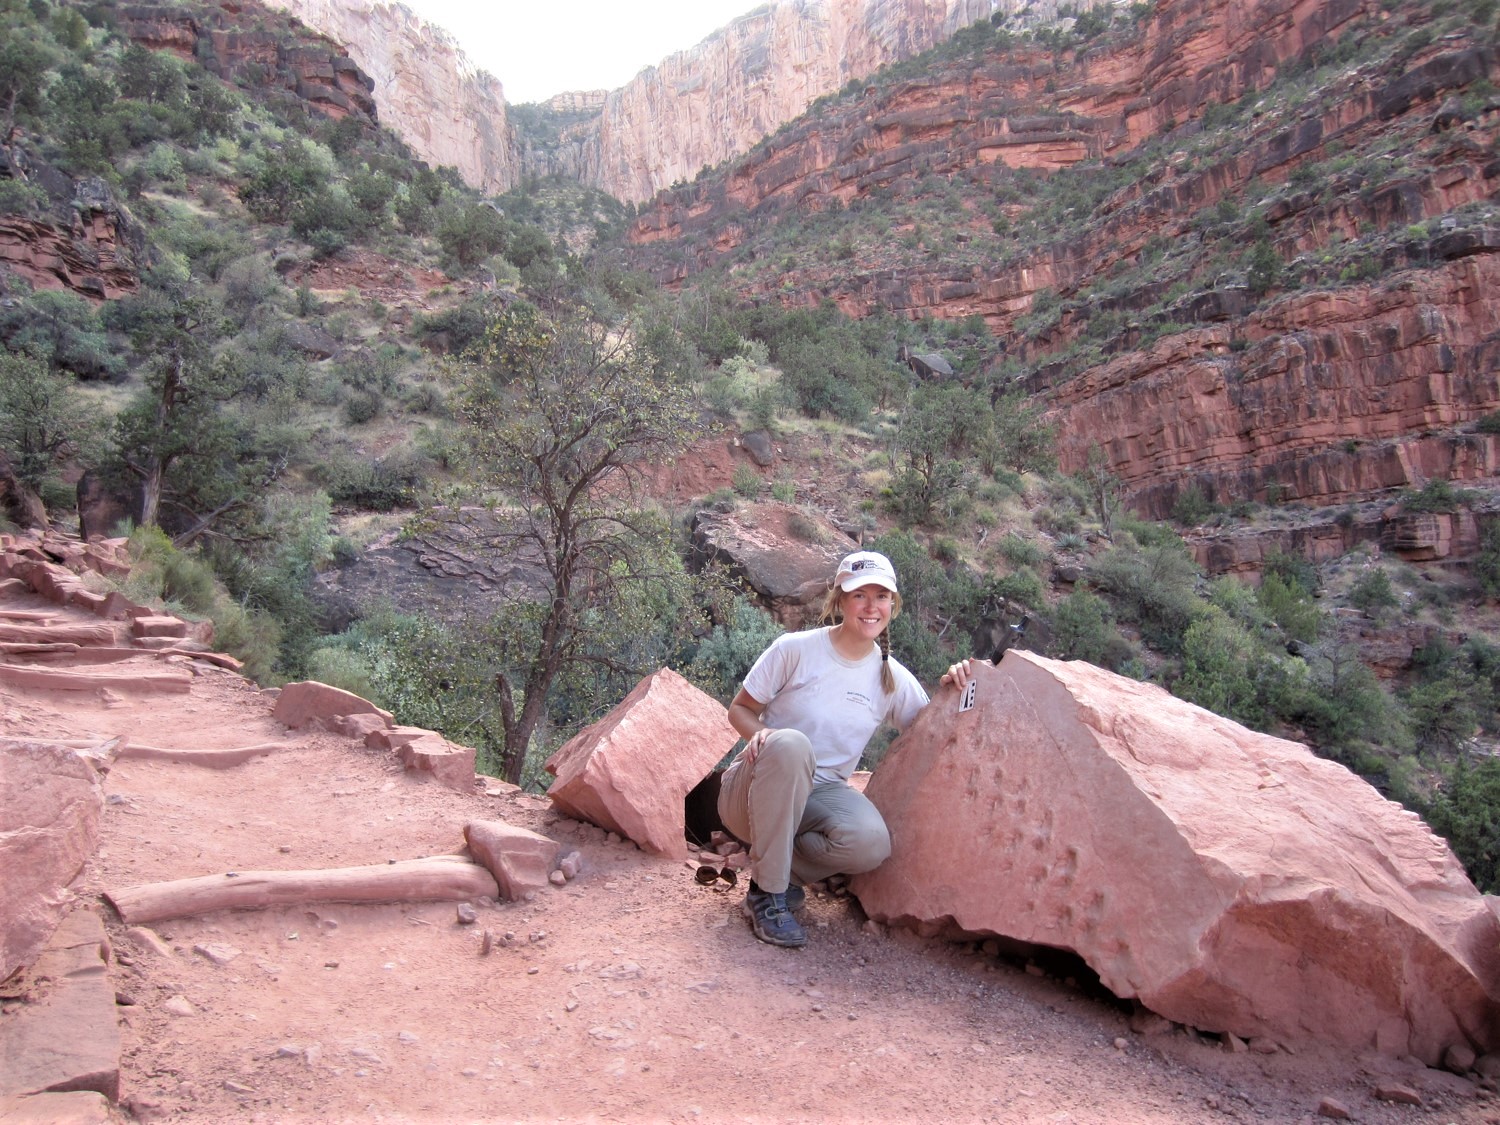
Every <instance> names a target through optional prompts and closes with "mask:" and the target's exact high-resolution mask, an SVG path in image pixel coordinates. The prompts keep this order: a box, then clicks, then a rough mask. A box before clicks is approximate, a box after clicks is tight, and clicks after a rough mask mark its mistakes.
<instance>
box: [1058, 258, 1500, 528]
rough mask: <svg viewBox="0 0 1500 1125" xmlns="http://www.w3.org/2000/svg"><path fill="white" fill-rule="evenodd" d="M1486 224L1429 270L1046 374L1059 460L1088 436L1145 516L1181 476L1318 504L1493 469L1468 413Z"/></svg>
mask: <svg viewBox="0 0 1500 1125" xmlns="http://www.w3.org/2000/svg"><path fill="white" fill-rule="evenodd" d="M1492 233H1493V237H1492V238H1491V239H1490V241H1489V244H1488V245H1485V246H1483V247H1477V248H1476V252H1475V253H1472V254H1470V255H1467V256H1464V257H1462V258H1459V259H1458V260H1456V261H1453V262H1451V263H1448V264H1446V265H1444V266H1441V267H1439V268H1436V269H1426V270H1411V271H1405V272H1402V273H1398V274H1396V275H1393V276H1390V277H1388V278H1386V279H1384V280H1383V281H1382V282H1381V283H1379V284H1372V285H1363V286H1356V287H1352V288H1348V289H1343V290H1340V291H1338V292H1311V293H1299V294H1295V295H1292V296H1289V297H1286V298H1284V299H1282V300H1280V301H1277V302H1275V303H1273V304H1271V305H1270V306H1268V307H1266V308H1264V309H1262V310H1258V311H1257V312H1255V313H1253V314H1252V315H1250V316H1249V317H1247V318H1245V319H1244V320H1243V321H1241V322H1239V323H1238V324H1237V325H1236V326H1235V327H1233V328H1231V327H1230V326H1228V325H1215V326H1211V327H1205V328H1201V329H1197V330H1193V331H1188V332H1182V333H1179V334H1176V335H1173V336H1170V337H1167V338H1164V339H1162V340H1161V341H1159V342H1158V343H1156V344H1155V345H1153V346H1152V347H1150V348H1146V349H1143V350H1140V351H1133V352H1130V353H1127V354H1124V355H1121V356H1119V357H1117V358H1115V359H1113V360H1111V361H1109V362H1107V363H1104V364H1102V365H1099V366H1096V367H1093V368H1091V369H1089V370H1087V371H1085V372H1084V373H1083V374H1082V375H1080V376H1078V377H1077V378H1074V379H1071V380H1068V381H1067V382H1064V383H1061V384H1058V385H1054V386H1050V387H1046V388H1045V389H1046V391H1047V394H1048V397H1049V399H1050V401H1051V402H1052V404H1053V409H1054V413H1055V416H1056V417H1057V419H1058V420H1059V421H1060V422H1061V423H1062V430H1061V440H1060V447H1059V454H1060V459H1061V461H1062V463H1063V466H1064V468H1067V469H1076V468H1079V467H1081V466H1082V464H1083V461H1084V458H1085V456H1086V454H1087V450H1088V447H1089V446H1090V445H1091V444H1094V443H1096V442H1097V443H1098V444H1099V445H1100V446H1101V447H1102V448H1103V449H1104V451H1105V452H1106V454H1107V455H1108V457H1109V460H1110V463H1111V465H1113V466H1114V467H1115V470H1116V472H1117V473H1118V474H1119V475H1120V476H1121V477H1122V479H1123V480H1124V481H1125V483H1126V485H1127V488H1128V489H1129V491H1130V494H1131V497H1132V507H1134V508H1136V509H1137V510H1139V511H1141V512H1142V513H1144V514H1148V515H1150V516H1153V517H1155V518H1164V517H1165V516H1167V515H1168V514H1169V513H1170V512H1171V510H1172V505H1173V503H1174V502H1175V501H1176V499H1177V496H1178V494H1179V493H1180V492H1181V491H1182V490H1183V489H1185V488H1186V487H1188V486H1189V485H1196V486H1197V487H1199V488H1200V489H1202V490H1203V491H1204V493H1205V494H1206V495H1207V496H1209V497H1210V498H1211V499H1214V500H1218V501H1223V502H1230V501H1234V500H1239V499H1256V500H1261V501H1267V500H1272V501H1274V500H1287V501H1304V502H1307V503H1310V504H1330V503H1338V502H1343V501H1347V500H1349V499H1352V498H1355V497H1359V496H1364V495H1370V494H1373V493H1378V492H1382V491H1387V490H1390V489H1395V488H1402V487H1415V488H1420V487H1421V486H1422V485H1424V484H1425V483H1426V482H1427V481H1429V480H1433V479H1443V480H1453V481H1476V480H1481V479H1485V478H1490V477H1495V476H1500V439H1497V437H1496V436H1495V435H1492V434H1481V433H1476V432H1474V429H1473V426H1472V423H1473V422H1474V421H1475V420H1476V419H1477V418H1479V417H1481V416H1482V415H1484V414H1488V413H1490V412H1492V411H1494V410H1497V409H1500V362H1497V360H1500V310H1497V308H1496V305H1495V302H1494V300H1493V296H1492V295H1493V294H1494V293H1495V292H1496V287H1497V286H1500V231H1494V232H1492ZM1237 341H1238V342H1237ZM1236 349H1242V350H1236Z"/></svg>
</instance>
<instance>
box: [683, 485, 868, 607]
mask: <svg viewBox="0 0 1500 1125" xmlns="http://www.w3.org/2000/svg"><path fill="white" fill-rule="evenodd" d="M798 518H800V519H803V520H811V519H812V517H810V516H808V515H807V514H806V513H804V512H802V511H801V510H800V509H798V508H794V507H793V506H792V505H790V504H781V503H774V502H767V503H760V504H748V505H745V506H744V507H743V508H740V509H738V510H736V511H734V512H730V513H723V512H715V511H710V510H706V509H705V510H704V511H700V512H699V513H697V515H695V516H694V517H693V532H692V535H693V555H694V558H695V560H697V561H698V562H699V563H704V562H709V561H713V562H719V563H722V564H724V565H725V566H726V567H728V569H729V572H730V574H732V575H733V576H735V577H736V578H741V579H743V580H744V581H745V582H747V583H748V584H749V585H750V587H751V589H753V590H754V591H755V593H756V595H757V596H758V597H759V598H760V600H761V602H762V603H763V604H764V605H765V607H766V608H767V609H769V610H770V611H771V613H772V615H773V616H774V617H775V618H776V620H778V621H779V622H781V623H782V624H783V625H785V626H786V627H787V628H789V629H800V628H802V627H803V626H804V625H807V624H810V623H811V622H812V620H813V618H814V617H815V616H816V615H817V613H818V611H819V609H820V608H821V607H822V604H823V596H824V594H826V593H827V592H828V588H829V586H831V585H832V584H833V574H834V571H835V570H837V569H838V564H839V559H841V558H843V557H844V556H845V555H846V554H848V553H849V552H850V551H853V550H855V549H856V547H857V545H856V544H855V542H854V540H852V539H850V538H849V537H848V536H847V535H845V534H844V533H843V532H841V531H839V530H838V529H837V528H836V527H834V526H833V525H832V524H831V523H828V522H827V521H826V520H819V521H818V522H817V523H816V525H815V526H814V527H813V529H812V531H813V534H815V536H816V538H817V539H818V540H819V541H818V542H810V541H809V539H808V536H807V534H806V533H804V534H803V535H802V536H798V535H794V534H793V533H792V532H791V531H790V530H789V528H788V520H789V519H798Z"/></svg>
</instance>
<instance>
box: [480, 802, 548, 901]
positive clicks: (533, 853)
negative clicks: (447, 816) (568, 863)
mask: <svg viewBox="0 0 1500 1125" xmlns="http://www.w3.org/2000/svg"><path fill="white" fill-rule="evenodd" d="M464 842H465V843H466V844H468V846H469V851H470V853H472V854H473V856H474V858H475V859H477V860H478V861H479V862H480V863H482V864H483V865H484V866H485V868H486V869H488V871H489V873H490V874H491V875H493V876H494V877H495V883H496V884H497V885H498V886H499V888H500V894H501V896H502V897H504V898H505V899H507V900H509V901H511V902H514V901H515V900H517V899H520V898H525V897H526V896H527V895H528V894H534V893H535V892H537V891H539V890H542V889H543V888H545V887H546V886H547V883H548V878H549V876H551V874H552V872H553V871H554V870H555V869H556V868H557V860H558V857H559V855H561V853H562V847H561V845H559V844H558V843H557V841H556V840H552V839H549V838H548V837H546V836H543V835H542V834H541V833H540V832H532V831H531V830H529V829H526V828H518V827H516V826H515V825H514V824H508V823H506V822H505V821H503V820H471V821H470V822H469V823H468V824H466V825H464Z"/></svg>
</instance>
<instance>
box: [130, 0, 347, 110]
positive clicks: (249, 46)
mask: <svg viewBox="0 0 1500 1125" xmlns="http://www.w3.org/2000/svg"><path fill="white" fill-rule="evenodd" d="M246 9H251V10H253V11H254V12H255V13H256V14H257V15H258V17H259V18H258V19H255V20H243V19H242V18H240V14H241V13H242V12H244V11H245V10H246ZM114 17H115V20H116V25H117V27H118V28H119V30H120V33H121V34H123V35H125V36H126V37H127V38H129V39H131V40H132V41H134V42H136V43H139V44H141V45H142V46H144V47H149V48H151V49H152V50H158V51H171V52H172V53H173V54H176V55H180V56H181V57H182V58H185V59H196V60H197V61H198V62H199V63H200V64H202V66H203V68H204V69H205V70H207V71H208V72H209V73H210V74H213V75H216V76H218V77H219V78H222V79H224V80H226V81H235V82H243V83H246V84H247V85H251V86H261V87H272V88H279V89H282V90H286V91H287V92H288V93H290V94H293V95H295V96H296V97H297V98H299V99H301V100H302V101H303V102H304V103H305V104H306V105H307V108H308V109H310V110H312V111H313V112H315V113H318V114H320V115H322V116H324V117H331V118H335V119H338V118H343V117H355V118H358V119H359V120H361V121H363V122H364V123H365V124H367V125H371V126H373V125H374V124H375V119H376V110H375V104H376V103H375V100H374V99H373V98H372V97H371V96H370V92H371V88H372V87H373V85H374V84H373V82H372V81H371V80H370V78H369V76H368V75H366V74H365V73H363V72H362V71H361V70H360V69H359V67H358V66H357V65H355V63H354V61H353V60H352V59H350V58H349V56H348V55H347V54H346V53H345V52H344V49H343V48H342V47H341V46H339V45H338V44H337V43H336V42H333V41H331V40H330V39H326V38H324V39H320V38H319V37H317V36H314V35H312V34H309V32H308V31H307V29H305V28H303V27H301V26H300V25H299V24H298V23H297V21H296V20H293V19H288V18H286V17H285V16H283V15H280V14H277V13H274V12H271V11H269V10H268V9H267V8H263V7H261V6H260V5H259V4H256V3H254V2H253V0H242V2H241V3H236V4H234V5H232V6H231V5H228V4H226V5H224V7H223V8H216V7H204V8H202V9H198V10H195V11H194V10H189V9H187V8H178V7H173V6H172V5H170V4H126V5H120V6H119V7H118V8H116V9H115V10H114ZM246 23H253V24H254V25H255V26H254V29H253V30H245V29H244V26H243V25H244V24H246Z"/></svg>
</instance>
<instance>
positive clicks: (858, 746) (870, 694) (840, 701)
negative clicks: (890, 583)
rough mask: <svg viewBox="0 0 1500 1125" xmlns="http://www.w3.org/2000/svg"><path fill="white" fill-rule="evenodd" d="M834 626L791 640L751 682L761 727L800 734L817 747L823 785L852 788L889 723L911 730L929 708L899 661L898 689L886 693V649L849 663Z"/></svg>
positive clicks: (764, 660) (762, 663)
mask: <svg viewBox="0 0 1500 1125" xmlns="http://www.w3.org/2000/svg"><path fill="white" fill-rule="evenodd" d="M832 631H833V626H827V627H824V628H821V629H808V630H805V631H803V632H800V633H783V634H782V635H781V636H779V637H777V638H776V639H775V640H774V641H772V642H771V647H770V648H768V649H766V651H765V652H763V653H761V654H760V659H758V660H757V661H756V662H755V665H754V667H752V668H751V669H750V672H749V674H748V675H746V676H745V690H746V691H747V692H749V693H750V695H751V696H753V697H754V698H755V700H756V701H757V702H759V703H763V704H765V710H764V711H763V712H762V713H761V716H760V718H761V722H763V723H765V724H766V726H768V727H771V728H773V729H777V730H779V729H782V728H786V727H790V728H792V729H793V730H799V731H801V732H802V733H803V734H805V735H806V736H807V740H808V741H809V742H811V743H812V747H813V752H814V753H815V754H816V755H817V760H818V768H817V772H816V773H815V774H814V775H813V780H814V781H815V782H817V781H846V780H848V777H849V775H850V774H851V773H853V772H854V767H855V766H857V765H858V764H859V756H860V755H861V754H862V753H864V749H865V743H867V742H869V741H870V736H871V735H872V734H874V733H875V731H876V729H877V728H879V726H880V724H881V723H890V724H891V725H892V726H894V727H895V728H896V729H897V730H905V729H906V726H907V724H908V723H910V722H911V721H912V719H914V718H915V717H916V714H917V712H918V711H920V710H921V709H922V708H923V707H925V706H926V705H927V693H926V692H925V691H923V690H922V685H921V684H919V683H918V682H917V678H916V677H915V676H913V675H912V674H911V673H910V672H908V671H907V670H906V668H904V667H903V666H902V665H901V663H900V662H899V661H897V660H896V659H895V657H892V658H891V672H892V674H893V675H894V677H895V680H896V690H895V691H894V692H887V691H886V690H885V689H884V688H883V687H881V686H880V665H881V660H880V650H879V648H873V649H871V650H870V654H869V655H868V656H866V657H864V658H863V659H862V660H848V659H845V658H844V657H842V656H840V655H839V653H838V650H837V649H835V648H834V647H833V639H832V637H831V636H830V634H831V633H832Z"/></svg>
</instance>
